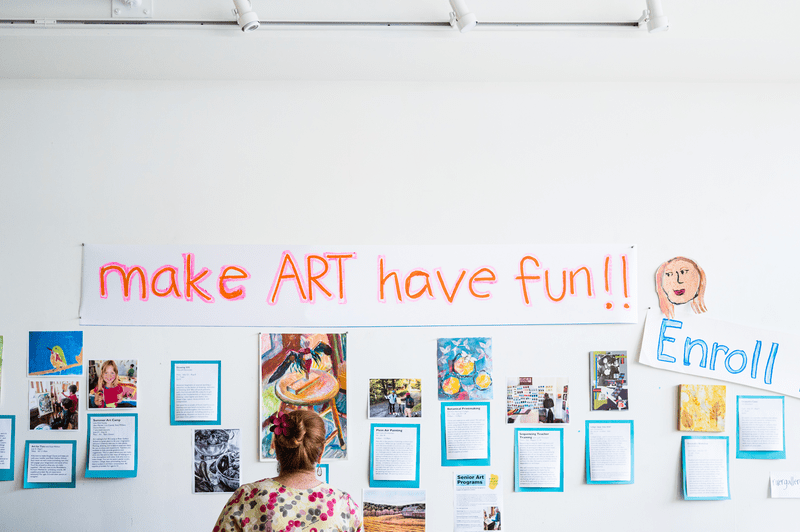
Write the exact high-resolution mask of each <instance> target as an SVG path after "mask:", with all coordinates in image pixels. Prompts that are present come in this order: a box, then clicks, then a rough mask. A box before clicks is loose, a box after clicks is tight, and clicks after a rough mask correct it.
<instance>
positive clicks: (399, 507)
mask: <svg viewBox="0 0 800 532" xmlns="http://www.w3.org/2000/svg"><path fill="white" fill-rule="evenodd" d="M363 497H364V498H363V501H364V502H363V504H362V509H363V512H364V532H425V510H426V501H425V490H420V489H364V491H363Z"/></svg>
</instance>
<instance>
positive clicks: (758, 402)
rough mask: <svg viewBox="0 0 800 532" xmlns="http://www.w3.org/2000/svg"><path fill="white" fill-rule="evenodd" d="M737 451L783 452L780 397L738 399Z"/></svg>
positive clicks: (781, 402)
mask: <svg viewBox="0 0 800 532" xmlns="http://www.w3.org/2000/svg"><path fill="white" fill-rule="evenodd" d="M737 399H738V402H737V405H738V411H739V425H738V431H739V449H740V450H742V451H783V450H784V449H783V442H784V437H783V401H782V400H781V398H780V397H774V398H766V397H742V396H740V397H738V398H737Z"/></svg>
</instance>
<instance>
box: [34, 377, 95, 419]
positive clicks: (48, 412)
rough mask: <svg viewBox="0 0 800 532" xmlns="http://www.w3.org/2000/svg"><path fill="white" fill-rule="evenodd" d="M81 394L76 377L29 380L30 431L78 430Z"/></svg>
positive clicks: (79, 384)
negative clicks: (74, 378) (73, 378)
mask: <svg viewBox="0 0 800 532" xmlns="http://www.w3.org/2000/svg"><path fill="white" fill-rule="evenodd" d="M81 395H82V394H81V383H80V382H79V381H76V380H61V379H58V380H56V379H37V380H28V410H29V411H30V430H78V429H79V428H80V427H79V423H80V417H79V416H78V405H79V404H80V397H81Z"/></svg>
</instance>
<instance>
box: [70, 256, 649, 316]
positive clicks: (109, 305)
mask: <svg viewBox="0 0 800 532" xmlns="http://www.w3.org/2000/svg"><path fill="white" fill-rule="evenodd" d="M635 280H636V248H635V247H633V246H630V245H620V244H613V245H600V244H587V245H569V246H567V245H562V246H559V245H552V244H551V245H534V244H524V245H508V246H499V245H495V246H492V245H484V246H448V245H437V246H332V245H321V246H188V245H187V246H96V245H86V246H85V247H84V252H83V279H82V293H81V308H80V323H81V325H194V326H202V325H205V326H209V325H214V326H217V325H223V326H235V327H242V326H274V327H297V328H302V327H376V326H381V327H394V326H422V325H507V324H515V325H524V324H540V323H546V324H560V323H636V322H637V315H636V311H635V309H636V300H637V298H636V285H637V283H636V282H635Z"/></svg>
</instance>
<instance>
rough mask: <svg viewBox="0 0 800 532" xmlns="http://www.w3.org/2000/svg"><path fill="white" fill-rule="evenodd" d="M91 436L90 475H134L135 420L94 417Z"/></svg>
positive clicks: (128, 417) (132, 418)
mask: <svg viewBox="0 0 800 532" xmlns="http://www.w3.org/2000/svg"><path fill="white" fill-rule="evenodd" d="M89 426H90V427H91V432H90V433H89V464H88V466H87V467H88V469H89V470H90V471H132V470H133V468H134V465H135V449H136V418H135V417H134V416H122V417H113V416H111V417H100V416H96V417H95V416H93V417H92V420H91V423H90V425H89Z"/></svg>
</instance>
